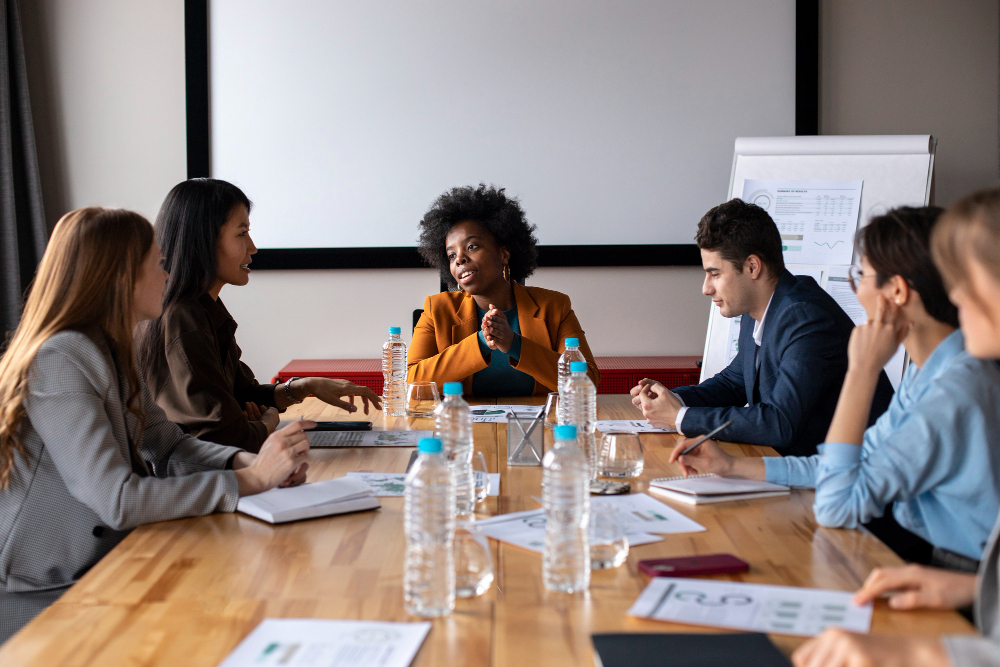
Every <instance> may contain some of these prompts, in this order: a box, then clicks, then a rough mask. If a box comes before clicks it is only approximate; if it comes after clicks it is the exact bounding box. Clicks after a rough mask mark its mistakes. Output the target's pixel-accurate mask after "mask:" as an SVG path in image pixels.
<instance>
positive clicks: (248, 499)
mask: <svg viewBox="0 0 1000 667" xmlns="http://www.w3.org/2000/svg"><path fill="white" fill-rule="evenodd" d="M376 507H380V505H379V502H378V498H376V497H375V492H374V491H372V489H371V487H370V486H368V485H367V484H365V483H364V482H362V481H360V480H357V479H352V478H350V477H338V478H336V479H328V480H325V481H322V482H312V483H311V484H303V485H302V486H293V487H290V488H287V489H271V490H270V491H265V492H264V493H258V494H256V495H253V496H244V497H242V498H240V499H239V502H237V503H236V510H237V511H238V512H243V513H244V514H249V515H250V516H252V517H256V518H258V519H260V520H261V521H267V522H268V523H284V522H286V521H297V520H299V519H311V518H313V517H317V516H327V515H330V514H345V513H347V512H357V511H359V510H369V509H375V508H376Z"/></svg>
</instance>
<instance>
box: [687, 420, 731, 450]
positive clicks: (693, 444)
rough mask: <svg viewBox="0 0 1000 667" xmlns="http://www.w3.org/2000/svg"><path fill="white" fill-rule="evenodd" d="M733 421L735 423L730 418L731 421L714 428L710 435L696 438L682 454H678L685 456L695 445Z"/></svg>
mask: <svg viewBox="0 0 1000 667" xmlns="http://www.w3.org/2000/svg"><path fill="white" fill-rule="evenodd" d="M732 423H733V420H732V419H730V420H729V421H727V422H726V423H725V424H723V425H722V426H720V427H718V428H716V429H714V430H712V432H711V433H709V434H708V435H703V436H701V437H700V438H698V439H697V440H695V441H694V442H692V443H691V446H690V447H685V448H684V451H683V452H681V453H680V454H678V456H684V455H685V454H687V453H688V452H690V451H691V450H692V449H694V448H695V447H697V446H698V445H700V444H701V443H703V442H705V441H706V440H708V439H709V438H711V437H712V436H713V435H715V434H716V433H718V432H719V431H721V430H722V429H724V428H726V427H727V426H729V425H730V424H732Z"/></svg>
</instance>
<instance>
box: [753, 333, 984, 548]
mask: <svg viewBox="0 0 1000 667" xmlns="http://www.w3.org/2000/svg"><path fill="white" fill-rule="evenodd" d="M964 348H965V339H964V338H963V337H962V333H961V332H960V331H955V332H954V333H952V334H951V335H950V336H948V337H947V338H945V339H944V340H943V341H941V344H940V345H938V346H937V348H935V349H934V351H933V352H932V353H931V355H930V356H929V357H928V358H927V360H926V361H925V362H924V366H923V368H917V366H916V365H915V364H911V365H910V367H909V368H908V369H907V370H906V373H904V375H903V379H902V381H901V382H900V384H899V391H897V392H896V394H895V395H894V396H893V398H892V402H891V403H890V404H889V409H888V410H886V412H885V414H883V415H882V416H881V417H879V419H878V421H876V422H875V424H874V425H873V426H872V427H871V428H869V429H868V430H867V431H865V437H864V443H863V444H862V445H861V446H860V447H859V446H857V445H851V444H847V443H841V442H828V443H825V444H822V445H820V446H819V452H820V453H819V454H816V455H814V456H807V457H793V456H789V457H784V458H771V457H768V458H765V459H764V465H765V468H766V470H767V477H766V479H767V481H769V482H774V483H776V484H786V485H788V486H795V487H803V488H812V487H815V488H816V501H815V504H814V505H813V510H814V511H815V513H816V521H817V522H819V523H820V524H821V525H823V526H829V527H843V528H857V527H858V526H859V525H860V524H862V523H865V522H867V521H870V520H871V519H873V518H875V517H878V516H881V515H882V512H883V509H884V508H885V506H886V505H888V504H889V503H894V504H893V515H894V516H895V517H896V520H897V521H898V522H899V524H900V525H901V526H903V527H904V528H906V529H907V530H909V531H911V532H913V533H916V534H917V535H919V536H920V537H922V538H924V539H925V540H927V541H928V542H930V543H931V544H933V545H934V546H936V547H940V548H943V549H948V550H949V551H953V552H955V553H959V554H962V555H963V556H967V557H969V558H973V559H976V560H979V559H980V558H982V555H983V549H984V548H985V546H986V541H987V539H988V538H989V535H990V530H991V529H992V528H993V524H994V522H995V521H996V518H997V513H998V510H1000V368H998V366H997V364H996V363H995V362H993V361H991V360H982V359H976V358H974V357H971V356H969V354H968V353H967V352H966V351H965V349H964Z"/></svg>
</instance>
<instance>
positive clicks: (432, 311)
mask: <svg viewBox="0 0 1000 667" xmlns="http://www.w3.org/2000/svg"><path fill="white" fill-rule="evenodd" d="M514 299H515V301H516V302H517V321H518V326H519V327H520V329H521V357H520V359H518V360H517V362H514V360H513V359H511V365H512V366H514V367H515V368H517V369H518V370H519V371H522V372H524V373H527V374H528V375H530V376H531V377H533V378H535V391H534V393H535V394H546V393H548V392H550V391H557V384H558V383H557V379H556V378H557V375H558V374H557V372H556V362H558V361H559V355H560V354H562V351H563V348H564V347H565V340H566V339H567V338H579V339H580V351H581V352H583V356H584V358H586V360H587V374H588V375H589V376H590V379H591V380H593V381H594V385H595V386H597V385H598V384H599V383H600V381H601V373H600V371H598V370H597V364H596V363H595V362H594V355H593V354H591V352H590V346H589V345H587V338H586V337H585V336H584V333H583V328H582V327H581V326H580V322H579V320H577V319H576V314H574V313H573V308H572V306H570V302H569V297H568V296H566V295H565V294H562V293H561V292H554V291H552V290H547V289H542V288H541V287H525V286H524V285H520V284H518V283H514ZM481 324H482V323H481V321H480V320H479V318H478V317H477V314H476V302H475V300H474V299H473V298H472V297H471V296H469V295H467V294H466V293H465V292H460V291H459V292H441V293H440V294H434V295H432V296H429V297H427V299H426V300H424V314H423V315H421V316H420V321H419V322H417V326H416V328H415V329H414V330H413V342H412V343H411V344H410V349H409V354H408V356H407V364H406V366H407V379H408V380H409V381H410V382H415V381H417V380H433V381H435V382H437V383H438V386H441V385H442V384H443V383H445V382H461V383H462V384H463V385H464V387H465V395H466V396H471V395H472V374H473V373H475V372H477V371H481V370H483V369H484V368H486V366H487V365H488V364H487V362H486V360H485V359H483V355H482V352H480V351H479V339H478V334H479V328H480V326H481Z"/></svg>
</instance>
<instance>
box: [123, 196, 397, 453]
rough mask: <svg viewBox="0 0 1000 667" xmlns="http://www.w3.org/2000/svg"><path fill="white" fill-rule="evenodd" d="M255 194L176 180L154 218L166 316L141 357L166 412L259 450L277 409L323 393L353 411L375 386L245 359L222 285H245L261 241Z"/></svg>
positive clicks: (204, 435) (153, 328)
mask: <svg viewBox="0 0 1000 667" xmlns="http://www.w3.org/2000/svg"><path fill="white" fill-rule="evenodd" d="M251 208H252V204H251V202H250V199H249V198H248V197H247V196H246V195H245V194H244V193H243V191H242V190H240V189H239V188H238V187H236V186H235V185H233V184H231V183H227V182H226V181H220V180H216V179H211V178H196V179H191V180H188V181H184V182H182V183H179V184H178V185H176V186H174V188H173V189H172V190H171V191H170V193H169V194H168V195H167V198H166V199H165V200H164V202H163V205H162V206H161V207H160V212H159V214H158V215H157V216H156V240H157V241H158V242H159V244H160V246H161V247H162V248H163V257H164V266H165V268H166V269H167V271H168V272H169V273H170V278H169V279H168V280H167V287H166V291H165V292H164V296H163V315H162V316H161V317H158V318H156V319H154V320H152V321H150V322H149V323H148V324H147V325H146V326H144V328H143V330H142V331H141V333H140V350H139V351H140V355H139V356H140V360H141V366H142V368H143V371H144V373H145V375H146V380H147V382H148V383H149V387H150V390H151V391H152V393H153V397H154V398H155V399H156V402H157V403H158V404H159V405H160V407H162V408H163V409H164V411H166V413H167V416H168V417H169V418H170V419H171V420H172V421H174V422H176V423H178V424H180V425H181V426H182V427H184V428H185V429H186V430H187V431H188V432H189V433H191V434H192V435H194V436H195V437H198V438H201V439H203V440H210V441H212V442H218V443H220V444H224V445H231V446H233V447H240V448H242V449H245V450H247V451H250V452H255V451H257V450H258V449H259V448H260V445H261V443H262V442H264V440H265V439H266V438H267V436H268V434H269V433H271V432H272V431H274V429H275V428H277V426H278V412H279V411H280V410H284V409H285V408H287V407H288V406H289V405H292V404H294V403H299V402H301V401H302V400H303V399H304V398H306V397H307V396H309V395H310V394H311V395H314V396H316V397H317V398H319V399H321V400H323V401H325V402H327V403H329V404H331V405H335V406H337V407H340V408H344V409H345V410H348V411H350V412H354V411H355V410H357V407H356V406H355V405H354V397H355V396H360V397H361V400H362V403H363V404H364V410H365V413H366V414H367V412H368V404H369V402H371V403H372V404H373V405H374V406H375V407H376V409H380V408H381V402H380V400H379V397H378V396H377V395H376V394H375V392H373V391H372V390H371V389H368V388H367V387H361V386H359V385H356V384H354V383H353V382H348V381H347V380H335V379H329V378H292V379H291V380H289V381H288V382H285V383H279V384H260V383H259V382H257V380H256V378H255V377H254V374H253V371H251V370H250V368H249V367H248V366H247V365H246V364H244V363H243V362H242V361H241V360H240V356H241V351H240V348H239V346H238V345H237V344H236V336H235V334H236V321H235V320H234V319H233V317H232V315H230V314H229V311H228V310H227V309H226V306H225V305H224V304H223V303H222V299H220V298H219V293H220V291H221V290H222V288H223V287H224V286H225V285H246V284H247V283H248V282H249V280H250V263H251V262H252V261H253V259H252V257H253V255H254V253H256V252H257V247H256V246H255V245H254V244H253V241H252V240H251V238H250V209H251Z"/></svg>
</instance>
